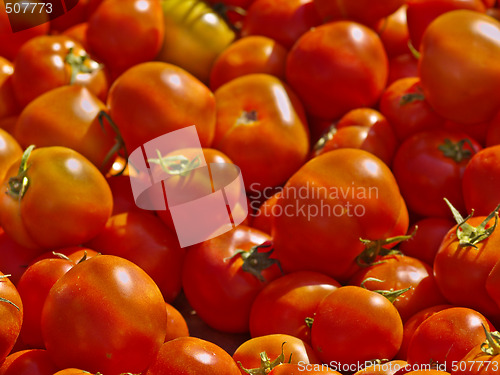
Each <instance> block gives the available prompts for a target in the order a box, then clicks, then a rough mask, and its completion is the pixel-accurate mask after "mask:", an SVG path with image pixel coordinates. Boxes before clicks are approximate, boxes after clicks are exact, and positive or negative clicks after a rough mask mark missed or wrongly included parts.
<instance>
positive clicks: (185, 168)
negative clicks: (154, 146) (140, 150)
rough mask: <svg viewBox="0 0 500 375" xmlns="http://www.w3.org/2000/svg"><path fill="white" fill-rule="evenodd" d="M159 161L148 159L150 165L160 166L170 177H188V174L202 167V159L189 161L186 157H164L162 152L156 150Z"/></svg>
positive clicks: (195, 158)
mask: <svg viewBox="0 0 500 375" xmlns="http://www.w3.org/2000/svg"><path fill="white" fill-rule="evenodd" d="M156 154H157V155H158V158H157V159H153V158H150V159H148V162H149V163H153V164H158V165H159V166H160V167H161V169H162V170H163V171H164V172H165V173H166V174H169V175H180V176H187V174H188V173H189V172H190V171H191V170H193V169H195V168H197V167H199V166H200V164H201V162H200V157H199V156H196V157H194V158H193V159H192V160H189V159H188V158H187V157H185V156H184V155H173V156H162V154H161V152H160V150H156Z"/></svg>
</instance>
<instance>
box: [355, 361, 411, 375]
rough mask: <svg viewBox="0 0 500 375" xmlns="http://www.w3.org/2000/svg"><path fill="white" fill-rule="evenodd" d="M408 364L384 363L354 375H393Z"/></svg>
mask: <svg viewBox="0 0 500 375" xmlns="http://www.w3.org/2000/svg"><path fill="white" fill-rule="evenodd" d="M407 365H408V363H407V362H406V361H398V360H395V361H389V362H386V363H380V364H379V363H377V364H374V365H372V366H368V367H365V368H364V369H363V370H360V371H358V372H357V373H355V374H354V375H394V374H395V373H396V372H397V371H399V370H400V369H402V368H405V366H407Z"/></svg>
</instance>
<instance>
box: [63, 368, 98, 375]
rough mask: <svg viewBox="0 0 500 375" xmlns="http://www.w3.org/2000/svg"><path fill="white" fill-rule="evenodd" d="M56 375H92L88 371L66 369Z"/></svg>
mask: <svg viewBox="0 0 500 375" xmlns="http://www.w3.org/2000/svg"><path fill="white" fill-rule="evenodd" d="M54 375H92V374H91V373H90V372H88V371H84V370H79V369H77V368H66V369H64V370H61V371H58V372H56V373H55V374H54Z"/></svg>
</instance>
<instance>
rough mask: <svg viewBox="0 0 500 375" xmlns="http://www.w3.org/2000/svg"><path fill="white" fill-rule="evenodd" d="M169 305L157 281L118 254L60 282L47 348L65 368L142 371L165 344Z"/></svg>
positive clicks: (51, 300) (51, 306) (46, 321)
mask: <svg viewBox="0 0 500 375" xmlns="http://www.w3.org/2000/svg"><path fill="white" fill-rule="evenodd" d="M166 324H167V315H166V312H165V302H164V301H163V297H162V295H161V292H160V290H159V289H158V287H157V286H156V284H155V283H154V282H153V280H152V279H151V278H150V277H149V276H148V275H147V274H146V273H145V272H144V271H143V270H142V269H140V268H139V267H138V266H136V265H135V264H133V263H132V262H130V261H128V260H125V259H123V258H119V257H116V256H112V255H99V256H95V257H93V258H91V259H88V260H85V261H83V262H81V263H79V264H78V265H76V266H75V267H73V268H72V269H71V270H69V271H68V272H67V273H66V274H64V275H63V276H62V277H61V278H59V280H57V281H56V283H55V284H54V286H53V287H52V289H51V290H50V292H49V295H48V297H47V299H46V301H45V304H44V307H43V311H42V319H41V325H42V334H43V338H44V341H45V346H46V347H47V350H48V352H49V354H50V356H51V358H52V359H53V360H54V362H55V363H56V364H57V365H58V366H59V367H60V368H65V367H80V368H85V369H88V370H89V371H95V372H97V371H101V372H103V373H105V374H109V375H118V374H121V373H122V372H141V371H143V370H145V369H146V367H147V366H148V365H149V363H150V362H151V361H152V360H153V359H154V358H155V356H156V355H157V353H158V351H159V350H160V347H161V344H162V343H163V341H164V339H165V332H166Z"/></svg>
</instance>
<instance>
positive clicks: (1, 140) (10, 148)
mask: <svg viewBox="0 0 500 375" xmlns="http://www.w3.org/2000/svg"><path fill="white" fill-rule="evenodd" d="M22 154H23V150H22V149H21V146H19V143H17V141H16V139H15V138H14V137H12V136H11V135H10V134H9V133H7V132H6V131H5V130H3V129H0V181H3V179H4V178H5V173H7V170H8V169H9V168H10V166H11V165H12V164H14V162H15V161H17V160H18V159H19V158H20V157H21V155H22Z"/></svg>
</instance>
